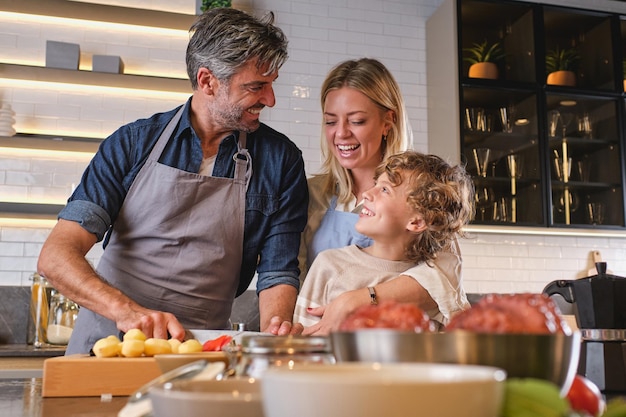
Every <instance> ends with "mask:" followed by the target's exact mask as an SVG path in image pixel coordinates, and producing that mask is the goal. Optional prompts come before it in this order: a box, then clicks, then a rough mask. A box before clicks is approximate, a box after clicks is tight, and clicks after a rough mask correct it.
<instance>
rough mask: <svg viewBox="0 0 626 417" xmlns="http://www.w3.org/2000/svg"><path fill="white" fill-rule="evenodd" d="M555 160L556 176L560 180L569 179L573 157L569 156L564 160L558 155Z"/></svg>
mask: <svg viewBox="0 0 626 417" xmlns="http://www.w3.org/2000/svg"><path fill="white" fill-rule="evenodd" d="M553 162H554V173H555V175H556V178H557V179H558V180H559V181H566V180H569V178H570V175H571V173H572V158H567V159H566V160H564V159H563V158H561V157H560V156H558V155H557V156H555V157H554V159H553ZM565 173H567V175H565Z"/></svg>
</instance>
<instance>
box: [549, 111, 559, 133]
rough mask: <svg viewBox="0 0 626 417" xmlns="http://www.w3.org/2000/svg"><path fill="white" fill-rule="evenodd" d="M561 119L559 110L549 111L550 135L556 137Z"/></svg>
mask: <svg viewBox="0 0 626 417" xmlns="http://www.w3.org/2000/svg"><path fill="white" fill-rule="evenodd" d="M560 120H561V113H559V111H558V110H552V111H551V112H550V113H548V126H549V129H550V137H552V138H553V137H556V134H557V129H558V127H559V121H560Z"/></svg>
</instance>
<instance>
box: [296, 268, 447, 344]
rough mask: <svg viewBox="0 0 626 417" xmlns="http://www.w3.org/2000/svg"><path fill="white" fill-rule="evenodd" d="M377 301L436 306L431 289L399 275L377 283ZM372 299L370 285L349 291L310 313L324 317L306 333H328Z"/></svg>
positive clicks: (421, 306) (427, 308) (428, 308)
mask: <svg viewBox="0 0 626 417" xmlns="http://www.w3.org/2000/svg"><path fill="white" fill-rule="evenodd" d="M374 288H375V291H376V297H377V299H378V301H379V302H380V301H383V300H395V301H397V302H411V303H416V304H417V305H418V306H419V307H420V308H421V309H423V310H425V311H426V310H430V309H433V308H436V307H437V303H436V302H435V301H434V300H433V299H432V297H431V296H430V294H429V293H428V291H426V290H425V289H424V287H422V286H421V285H420V283H419V282H417V281H416V280H415V279H414V278H413V277H410V276H408V275H400V276H398V277H396V278H394V279H391V280H389V281H386V282H383V283H381V284H377V285H376V286H375V287H374ZM370 302H371V297H370V293H369V291H368V289H367V288H359V289H356V290H353V291H347V292H344V293H343V294H341V295H340V296H338V297H337V298H335V299H334V300H333V301H331V302H330V303H329V304H327V305H325V306H322V307H318V308H314V309H311V310H309V311H308V312H309V313H310V314H312V315H315V316H318V317H321V319H320V321H319V322H318V323H317V324H315V325H313V326H310V327H307V328H305V329H304V331H303V333H302V334H304V335H327V334H328V333H330V332H331V331H335V330H337V329H338V328H339V325H340V324H341V322H343V321H344V320H345V318H346V317H347V316H348V315H349V314H350V313H352V312H353V311H354V310H356V309H357V308H358V307H360V306H362V305H366V304H369V303H370Z"/></svg>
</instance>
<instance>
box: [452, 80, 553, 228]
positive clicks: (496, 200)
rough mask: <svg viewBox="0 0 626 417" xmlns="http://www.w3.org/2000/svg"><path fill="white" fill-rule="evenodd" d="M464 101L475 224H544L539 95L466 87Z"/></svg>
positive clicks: (466, 155) (466, 154)
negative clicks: (473, 188) (472, 182)
mask: <svg viewBox="0 0 626 417" xmlns="http://www.w3.org/2000/svg"><path fill="white" fill-rule="evenodd" d="M463 102H464V103H465V108H464V129H463V131H464V134H463V148H462V149H463V150H462V152H463V159H464V160H465V161H467V167H468V170H469V172H470V173H471V174H472V175H473V178H474V184H475V188H476V218H475V223H498V224H502V223H509V224H527V225H528V224H535V225H536V224H543V223H544V216H543V215H542V213H543V211H542V191H541V169H540V167H541V165H540V158H539V141H538V135H537V106H536V103H537V97H536V95H535V94H532V93H527V92H519V91H514V90H506V89H496V90H494V89H489V88H484V87H483V88H472V87H465V88H463Z"/></svg>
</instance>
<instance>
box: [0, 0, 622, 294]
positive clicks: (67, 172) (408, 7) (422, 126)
mask: <svg viewBox="0 0 626 417" xmlns="http://www.w3.org/2000/svg"><path fill="white" fill-rule="evenodd" d="M89 1H90V2H99V1H98V0H89ZM100 2H101V3H105V4H126V5H129V6H136V7H142V6H144V4H145V5H146V6H144V7H146V8H157V9H164V10H171V8H172V4H174V3H172V1H169V0H157V1H147V0H134V1H130V0H129V1H124V2H116V3H115V2H112V1H104V0H102V1H100ZM548 2H549V3H553V4H568V5H571V4H580V5H584V6H585V7H586V8H591V7H596V8H599V9H603V10H611V11H617V12H620V13H624V14H626V6H625V5H624V4H623V3H617V2H613V1H609V0H596V1H592V0H586V1H585V0H575V1H574V0H562V1H559V0H553V1H546V3H548ZM440 3H441V0H395V1H388V0H385V1H380V0H301V1H298V0H295V1H288V0H243V1H237V0H235V1H233V5H234V6H235V7H238V8H241V9H244V10H247V11H252V12H254V13H255V14H261V13H263V12H264V11H266V10H272V11H274V12H275V14H276V17H277V23H278V25H279V26H280V27H281V28H283V30H284V31H285V32H286V34H287V35H288V37H289V40H290V59H289V61H288V62H287V64H286V65H285V66H284V68H283V69H282V71H281V73H280V77H279V79H278V80H277V83H276V85H275V90H276V95H277V104H276V107H275V108H273V109H270V110H267V111H264V113H263V114H262V120H263V121H265V122H266V123H268V124H269V125H271V126H272V127H274V128H276V129H278V130H281V131H283V132H284V133H286V134H288V135H289V136H290V137H291V138H292V140H294V141H295V142H296V143H297V144H298V146H299V147H300V148H301V149H302V151H303V154H304V158H305V160H306V168H307V172H308V173H309V174H312V173H315V172H316V171H317V169H318V167H319V164H320V152H319V136H320V121H321V113H320V110H319V103H318V97H319V86H320V85H321V83H322V80H323V78H324V75H325V74H326V73H327V71H328V70H329V69H330V68H331V67H332V66H333V65H334V64H336V63H338V62H339V61H341V60H344V59H346V58H352V57H361V56H369V57H375V58H378V59H380V60H381V61H383V62H384V63H385V64H386V65H387V66H388V67H389V68H390V69H391V71H392V72H393V73H394V75H395V76H396V78H397V80H398V82H399V84H400V86H401V89H402V92H403V94H404V97H405V99H406V102H407V108H408V112H409V116H410V119H411V123H412V127H413V131H414V136H415V144H414V147H415V149H417V150H419V151H423V152H426V151H428V148H427V143H428V140H427V125H426V112H427V108H426V89H427V80H426V65H425V36H426V34H425V23H426V20H427V19H428V17H429V16H430V15H431V14H432V13H433V12H434V10H435V9H436V8H437V7H438V6H439V4H440ZM175 4H177V5H178V4H180V10H181V12H183V13H193V10H194V9H195V7H196V6H195V1H194V0H177V1H176V3H175ZM147 5H149V6H147ZM46 40H57V41H65V42H73V43H78V44H80V46H81V69H85V70H89V69H90V65H91V56H92V55H93V54H110V55H119V56H121V57H122V59H123V60H124V62H125V66H126V72H127V73H135V74H152V75H161V76H168V77H180V78H184V77H185V67H184V50H185V45H186V34H185V33H184V32H183V33H169V34H166V35H159V36H158V37H155V36H154V35H153V34H142V33H135V32H132V31H128V30H126V29H124V30H122V31H111V30H109V29H103V28H100V27H98V26H96V25H92V26H87V27H85V26H81V27H68V26H67V25H64V24H63V25H60V24H55V23H46V22H34V21H30V20H27V19H16V18H15V17H13V16H8V17H7V15H4V14H2V13H0V62H4V63H22V64H28V65H43V64H44V61H45V59H44V58H45V43H46ZM0 75H1V74H0ZM183 100H184V96H183V97H169V98H155V97H151V96H147V97H129V96H128V95H127V94H125V93H121V94H120V93H116V92H115V91H96V89H94V91H93V92H91V93H84V92H77V91H72V90H70V89H69V88H68V89H65V88H64V89H59V88H58V86H53V87H46V86H42V85H29V84H26V83H25V84H23V85H13V84H7V83H5V82H4V81H3V80H0V101H2V102H4V103H8V104H10V105H11V106H12V107H13V109H14V110H15V111H16V113H17V115H16V128H17V130H18V131H20V132H28V133H49V134H58V135H69V136H72V135H74V136H85V135H88V136H92V137H99V138H103V137H105V136H106V135H108V134H109V133H111V132H112V131H113V130H114V129H115V128H116V127H117V126H119V125H120V124H123V123H126V122H130V121H133V120H135V119H137V118H139V117H145V116H149V115H150V114H152V113H154V112H156V111H163V110H168V109H170V108H172V107H174V106H176V105H177V104H179V103H180V102H182V101H183ZM61 157H62V155H57V154H55V153H51V152H48V153H46V154H43V155H42V154H26V155H19V156H18V155H15V154H14V153H12V152H10V151H7V150H3V149H0V201H19V199H21V198H35V197H41V196H45V197H46V198H49V199H50V201H52V202H56V203H58V204H62V203H63V201H64V200H65V198H67V196H68V195H69V194H70V193H71V190H72V187H73V186H74V185H75V184H76V183H77V182H78V181H79V180H80V173H81V172H82V170H83V169H84V166H85V165H86V163H87V159H85V156H84V155H77V156H73V157H72V161H70V162H68V161H67V160H64V161H62V160H61V159H60V158H61ZM52 226H53V222H35V221H33V222H29V223H25V224H24V223H16V222H14V221H11V220H7V219H4V220H3V219H0V286H15V285H17V286H20V285H23V286H26V285H30V283H29V280H28V278H29V276H30V275H31V274H32V272H33V271H34V270H35V268H36V261H37V256H38V253H39V250H40V248H41V245H42V243H43V241H44V240H45V238H46V236H47V235H48V233H49V231H50V229H51V227H52ZM497 230H499V231H501V233H494V231H493V230H485V229H480V228H471V230H470V233H469V235H468V238H467V239H463V240H461V248H462V252H463V258H464V276H465V287H466V290H467V291H468V292H480V293H483V292H520V291H540V290H541V289H542V288H543V286H544V285H545V284H546V283H547V282H549V281H552V280H554V279H559V278H565V279H573V278H576V277H582V276H586V275H587V270H588V269H589V268H590V267H591V257H590V252H591V251H592V250H600V252H601V254H602V256H603V258H604V259H605V260H606V261H607V262H608V263H609V269H611V270H612V271H613V272H614V273H616V274H619V275H626V256H624V255H626V239H625V238H626V234H624V233H619V232H618V233H604V234H603V233H596V234H592V235H583V234H578V235H576V234H566V233H561V234H552V235H547V234H546V230H545V229H533V230H528V229H525V230H519V229H514V228H506V229H497ZM100 254H101V248H100V247H99V246H97V247H95V248H94V249H93V250H92V251H91V252H90V253H89V254H88V258H89V259H90V260H91V261H92V262H93V263H94V264H95V263H97V261H98V259H99V257H100ZM0 302H1V301H0Z"/></svg>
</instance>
